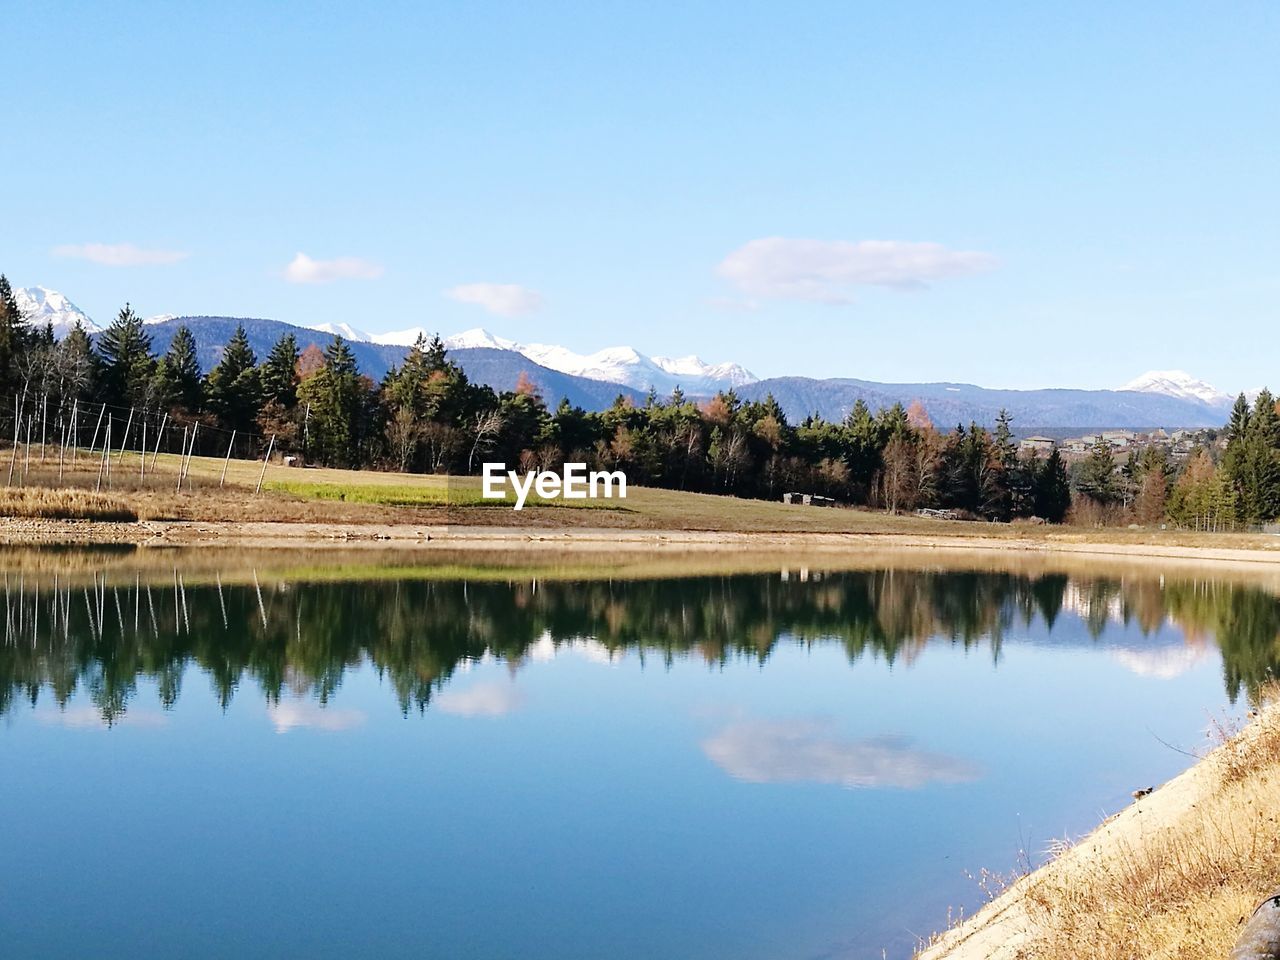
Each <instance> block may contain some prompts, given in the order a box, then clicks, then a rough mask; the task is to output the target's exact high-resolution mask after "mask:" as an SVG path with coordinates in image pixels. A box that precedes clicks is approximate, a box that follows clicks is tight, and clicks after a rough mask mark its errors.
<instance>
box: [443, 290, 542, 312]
mask: <svg viewBox="0 0 1280 960" xmlns="http://www.w3.org/2000/svg"><path fill="white" fill-rule="evenodd" d="M444 295H445V296H446V297H449V298H450V299H451V300H457V301H458V302H459V303H473V304H475V305H476V306H478V307H483V308H484V309H486V310H488V311H489V312H490V313H496V314H498V315H499V316H502V317H518V316H520V315H521V314H525V313H533V312H534V311H535V310H538V309H541V307H542V294H540V293H538V291H537V290H530V289H529V288H528V287H522V286H520V285H519V284H518V283H464V284H462V285H461V286H458V287H454V288H453V289H451V290H446V291H445V293H444Z"/></svg>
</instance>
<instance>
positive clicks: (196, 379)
mask: <svg viewBox="0 0 1280 960" xmlns="http://www.w3.org/2000/svg"><path fill="white" fill-rule="evenodd" d="M155 399H156V402H157V403H158V404H159V405H160V406H161V407H177V408H180V409H182V410H185V411H187V412H188V413H198V412H199V411H200V409H201V407H202V406H203V404H204V385H203V383H202V382H201V374H200V361H199V359H198V358H197V357H196V338H195V337H194V336H193V335H192V333H191V329H190V328H189V327H187V326H181V327H179V328H178V329H177V331H176V332H175V333H174V335H173V339H172V340H171V341H170V342H169V349H168V351H167V352H166V353H165V355H164V357H163V358H162V359H161V360H160V362H159V364H157V366H156V385H155Z"/></svg>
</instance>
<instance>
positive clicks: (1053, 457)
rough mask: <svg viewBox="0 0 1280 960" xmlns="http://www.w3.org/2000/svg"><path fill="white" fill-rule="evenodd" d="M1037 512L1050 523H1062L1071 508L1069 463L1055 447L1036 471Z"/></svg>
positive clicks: (1037, 514) (1035, 496)
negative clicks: (1064, 460)
mask: <svg viewBox="0 0 1280 960" xmlns="http://www.w3.org/2000/svg"><path fill="white" fill-rule="evenodd" d="M1034 499H1035V513H1036V516H1037V517H1041V518H1043V519H1045V520H1048V521H1049V522H1050V523H1061V522H1062V521H1063V520H1064V519H1066V516H1067V511H1068V510H1069V509H1070V508H1071V481H1070V479H1069V478H1068V476H1067V465H1066V463H1064V462H1063V460H1062V454H1061V453H1059V452H1058V450H1057V448H1056V447H1055V448H1054V449H1053V451H1052V452H1051V453H1050V454H1049V456H1048V457H1046V458H1045V460H1044V463H1042V464H1041V465H1040V469H1039V470H1038V471H1037V473H1036V479H1035V493H1034Z"/></svg>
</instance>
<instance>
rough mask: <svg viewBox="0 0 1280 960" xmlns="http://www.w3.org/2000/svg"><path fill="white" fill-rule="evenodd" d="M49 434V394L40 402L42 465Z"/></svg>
mask: <svg viewBox="0 0 1280 960" xmlns="http://www.w3.org/2000/svg"><path fill="white" fill-rule="evenodd" d="M48 432H49V394H47V393H46V394H45V395H44V398H43V399H42V400H41V401H40V462H41V463H44V453H45V449H44V448H45V438H46V437H47V436H48Z"/></svg>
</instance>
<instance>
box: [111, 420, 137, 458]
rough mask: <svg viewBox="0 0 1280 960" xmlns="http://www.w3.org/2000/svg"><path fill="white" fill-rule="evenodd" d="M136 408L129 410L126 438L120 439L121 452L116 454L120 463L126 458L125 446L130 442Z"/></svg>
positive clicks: (125, 429)
mask: <svg viewBox="0 0 1280 960" xmlns="http://www.w3.org/2000/svg"><path fill="white" fill-rule="evenodd" d="M135 409H136V408H134V407H130V408H129V422H128V423H126V424H125V425H124V436H123V437H121V438H120V450H119V451H118V452H117V453H116V460H117V461H119V460H121V459H122V458H123V457H124V445H125V444H126V443H128V442H129V431H130V430H131V429H132V428H133V411H134V410H135Z"/></svg>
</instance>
